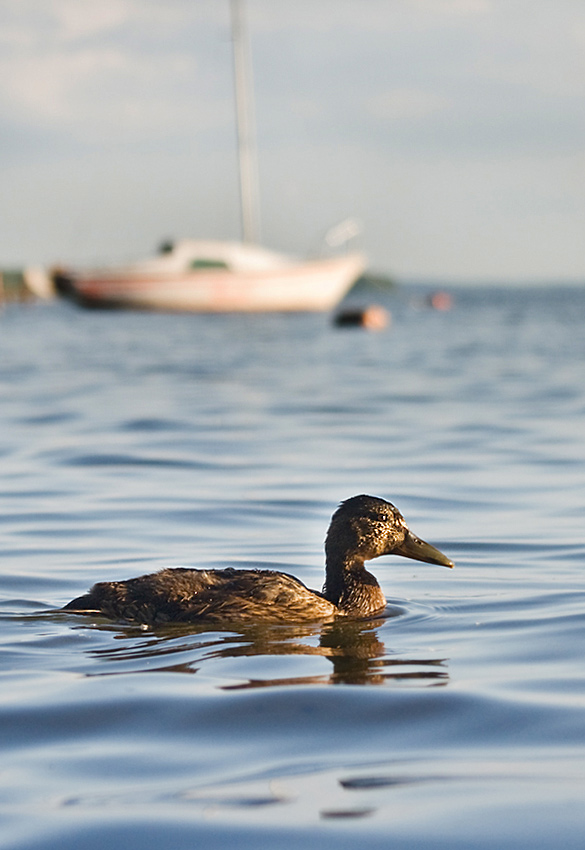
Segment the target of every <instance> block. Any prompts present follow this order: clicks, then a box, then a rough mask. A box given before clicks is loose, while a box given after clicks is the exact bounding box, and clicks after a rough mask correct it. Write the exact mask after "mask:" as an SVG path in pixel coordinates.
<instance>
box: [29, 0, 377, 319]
mask: <svg viewBox="0 0 585 850" xmlns="http://www.w3.org/2000/svg"><path fill="white" fill-rule="evenodd" d="M230 3H231V26H232V40H233V52H234V82H235V85H234V87H235V104H236V124H237V136H238V152H239V173H240V205H241V227H242V241H241V242H223V241H218V240H193V239H185V240H180V241H178V242H174V243H173V242H167V243H164V244H163V245H162V246H161V248H160V250H159V252H158V254H157V255H155V256H154V257H151V258H149V259H146V260H143V261H140V262H136V263H132V264H129V265H126V266H121V267H118V268H114V267H106V268H97V269H64V268H59V269H54V270H53V271H52V272H51V278H52V281H53V284H54V286H55V288H56V290H57V291H58V292H59V293H60V294H61V295H63V296H65V297H68V298H71V299H72V300H74V301H75V302H77V303H78V304H80V305H82V306H85V307H119V308H134V309H150V310H176V311H192V312H200V313H203V312H208V313H212V312H213V313H217V312H265V311H325V310H330V309H332V308H333V307H334V306H335V305H336V304H337V303H338V302H339V301H340V300H341V299H342V298H343V296H344V295H345V294H346V292H347V291H348V290H349V289H350V287H351V286H352V284H353V283H354V282H355V281H356V280H357V278H359V277H360V275H361V274H362V273H363V271H364V268H365V260H364V257H363V256H362V254H361V253H358V252H356V253H345V254H341V255H338V256H329V257H320V258H317V259H313V260H306V261H300V260H297V259H293V258H290V257H287V256H285V255H283V254H279V253H276V252H274V251H270V250H268V249H266V248H263V247H261V246H259V245H258V244H257V243H258V241H259V240H258V233H259V226H258V222H259V214H258V206H259V205H258V190H257V179H256V151H255V143H254V131H253V128H254V120H253V106H252V87H251V73H250V63H249V58H248V49H247V47H248V40H247V34H246V31H245V20H244V10H243V5H242V0H230ZM356 230H357V227H356V225H355V222H353V220H352V219H349V220H348V221H346V222H342V224H341V225H338V226H337V227H336V228H332V230H331V231H330V232H329V234H328V236H329V238H328V242H329V244H330V245H339V244H340V243H343V242H344V241H345V240H346V239H348V238H350V237H351V236H353V235H355V233H356ZM30 277H31V283H32V282H33V277H34V275H33V270H31V274H30Z"/></svg>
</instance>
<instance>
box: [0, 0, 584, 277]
mask: <svg viewBox="0 0 585 850" xmlns="http://www.w3.org/2000/svg"><path fill="white" fill-rule="evenodd" d="M245 10H246V17H247V25H248V30H249V34H250V45H251V55H252V65H253V77H254V95H255V113H256V125H257V140H258V170H259V183H260V199H261V233H262V242H263V244H265V245H266V246H267V247H270V248H273V249H277V250H282V251H285V252H289V253H294V254H298V255H311V254H314V253H316V252H318V251H319V250H320V249H321V247H322V241H323V237H324V234H325V233H326V231H327V230H328V228H330V227H331V226H332V225H334V224H336V223H338V222H339V221H341V220H343V219H344V218H346V217H348V216H352V217H355V218H356V219H358V220H359V221H360V222H361V223H362V225H363V232H362V234H361V235H360V236H359V237H358V239H357V240H356V247H359V248H361V249H363V250H364V251H365V252H366V254H367V256H368V260H369V266H370V268H371V269H372V270H374V271H377V272H380V273H386V274H390V275H392V276H394V277H395V278H397V279H399V280H400V279H404V280H406V279H413V278H425V279H436V280H444V281H453V282H469V281H471V282H473V281H495V282H505V281H528V280H530V281H532V280H539V281H540V280H555V281H556V280H581V279H585V250H584V248H583V246H584V244H585V239H584V230H585V3H583V0H295V2H294V3H291V2H290V0H287V2H285V0H247V2H246V4H245ZM231 49H232V48H231V40H230V30H229V2H228V0H164V3H163V2H160V0H2V3H1V4H0V181H1V183H0V185H1V186H2V193H3V203H2V211H1V212H0V267H4V268H5V267H14V266H17V267H18V266H23V265H30V264H52V263H56V262H61V263H77V264H94V263H103V262H118V261H121V260H123V261H126V260H129V259H134V258H142V257H145V256H147V255H149V254H150V253H151V252H152V251H153V250H155V249H156V247H157V245H158V244H159V243H160V242H161V241H162V240H163V239H168V238H180V237H192V238H195V237H196V238H219V239H234V238H239V236H240V225H239V196H238V177H237V157H236V143H235V138H236V136H235V126H234V106H233V79H232V68H233V66H232V54H231Z"/></svg>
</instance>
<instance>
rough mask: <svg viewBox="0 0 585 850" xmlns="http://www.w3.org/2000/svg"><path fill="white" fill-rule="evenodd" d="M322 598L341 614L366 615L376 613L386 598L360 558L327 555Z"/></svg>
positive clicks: (329, 553)
mask: <svg viewBox="0 0 585 850" xmlns="http://www.w3.org/2000/svg"><path fill="white" fill-rule="evenodd" d="M323 595H324V596H325V598H326V599H328V600H329V602H332V603H333V604H334V605H337V607H338V608H340V609H341V610H342V611H343V612H344V613H347V614H352V615H354V616H366V615H368V614H372V613H373V612H374V611H378V610H380V609H381V608H383V607H384V605H385V604H386V599H385V598H384V594H383V593H382V589H381V587H380V585H379V584H378V582H377V580H376V578H375V576H373V575H372V574H371V573H369V572H368V571H367V570H366V568H365V566H364V560H363V558H360V557H359V556H356V555H351V556H350V555H347V554H345V555H341V556H339V555H337V556H336V555H335V553H333V552H329V551H328V552H327V562H326V566H325V584H324V585H323Z"/></svg>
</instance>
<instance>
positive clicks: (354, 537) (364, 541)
mask: <svg viewBox="0 0 585 850" xmlns="http://www.w3.org/2000/svg"><path fill="white" fill-rule="evenodd" d="M325 551H326V554H327V560H328V561H329V560H330V559H335V560H337V561H338V562H339V560H343V561H344V562H345V564H346V566H350V565H351V564H352V563H353V564H358V563H360V562H361V563H362V564H363V562H364V561H369V560H371V559H372V558H378V557H380V556H381V555H402V556H403V557H405V558H413V559H414V560H415V561H424V562H425V563H427V564H438V565H439V566H441V567H453V566H454V564H453V562H452V561H450V560H449V558H447V557H446V556H445V555H443V553H442V552H440V551H439V550H438V549H436V548H435V547H434V546H431V544H430V543H426V542H425V541H424V540H421V539H420V538H419V537H417V536H416V535H415V534H413V533H412V531H410V529H409V528H408V526H407V525H406V523H405V521H404V518H403V516H402V514H401V513H400V511H399V510H398V508H396V507H395V506H394V505H392V504H391V503H390V502H387V501H386V500H385V499H379V498H377V497H376V496H365V495H361V496H353V497H352V498H351V499H347V500H346V501H345V502H342V503H341V505H340V506H339V508H338V509H337V511H336V512H335V513H334V514H333V517H332V519H331V525H330V526H329V531H328V532H327V538H326V541H325Z"/></svg>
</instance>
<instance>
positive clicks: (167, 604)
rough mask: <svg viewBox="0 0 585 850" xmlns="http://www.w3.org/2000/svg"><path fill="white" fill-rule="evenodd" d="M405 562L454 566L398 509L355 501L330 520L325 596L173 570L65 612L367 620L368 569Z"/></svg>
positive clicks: (254, 577) (155, 617)
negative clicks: (389, 559)
mask: <svg viewBox="0 0 585 850" xmlns="http://www.w3.org/2000/svg"><path fill="white" fill-rule="evenodd" d="M392 554H393V555H403V556H404V557H406V558H414V559H415V560H417V561H425V562H426V563H429V564H438V565H439V566H443V567H452V566H453V563H452V562H451V561H450V560H449V559H448V558H447V557H446V556H445V555H443V553H442V552H439V550H438V549H435V547H434V546H431V545H430V544H429V543H425V542H424V540H420V539H419V538H418V537H416V536H415V535H414V534H413V533H412V532H411V531H410V530H409V528H408V526H407V525H406V523H405V521H404V519H403V517H402V514H401V513H400V511H399V510H398V508H396V507H394V505H392V504H391V503H390V502H387V501H385V500H384V499H379V498H377V497H375V496H365V495H362V496H353V497H352V498H351V499H347V500H346V501H344V502H342V503H341V504H340V506H339V507H338V509H337V510H336V511H335V513H334V514H333V517H332V519H331V524H330V526H329V530H328V532H327V537H326V540H325V556H326V566H325V584H324V586H323V591H322V592H321V593H319V591H317V590H310V589H309V588H308V587H306V586H305V585H304V584H303V583H302V582H301V581H299V579H297V578H295V577H294V576H291V575H288V574H287V573H281V572H276V571H274V570H239V569H233V568H231V567H230V568H227V569H223V570H195V569H186V568H183V567H174V568H167V569H164V570H161V571H160V572H157V573H152V574H149V575H143V576H139V577H138V578H131V579H128V580H127V581H111V582H110V581H106V582H100V583H99V584H95V585H94V586H93V587H92V588H91V590H90V591H89V593H87V594H86V595H85V596H80V597H78V598H77V599H73V600H72V601H71V602H69V603H68V604H67V605H65V607H64V608H63V609H62V610H64V611H70V612H74V613H79V614H101V615H103V616H106V617H109V618H110V619H113V620H124V621H131V622H138V623H141V624H147V625H155V624H158V623H167V622H175V623H190V622H198V621H208V622H215V623H218V622H226V621H240V622H241V621H246V622H251V621H257V622H264V623H278V622H301V621H304V622H307V621H313V622H314V621H316V620H317V621H318V620H332V619H334V618H335V617H340V616H343V617H369V616H372V615H374V614H377V613H380V612H381V610H382V609H383V608H384V606H385V605H386V599H385V597H384V594H383V593H382V589H381V588H380V585H379V584H378V582H377V581H376V579H375V577H374V576H373V575H372V574H371V573H369V572H368V571H367V570H366V568H365V566H364V562H365V561H369V560H371V559H372V558H378V557H379V556H380V555H392Z"/></svg>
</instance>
